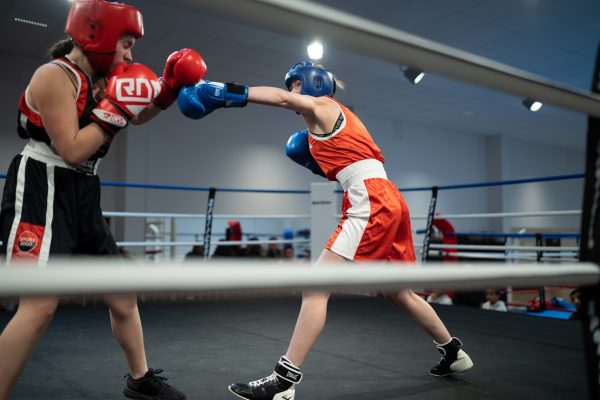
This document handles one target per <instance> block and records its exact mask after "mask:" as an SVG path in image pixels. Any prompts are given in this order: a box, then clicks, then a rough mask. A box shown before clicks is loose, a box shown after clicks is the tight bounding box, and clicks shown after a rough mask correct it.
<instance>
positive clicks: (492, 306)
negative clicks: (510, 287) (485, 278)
mask: <svg viewBox="0 0 600 400" xmlns="http://www.w3.org/2000/svg"><path fill="white" fill-rule="evenodd" d="M485 297H486V298H487V301H486V302H485V303H483V304H482V305H481V308H483V309H484V310H493V311H507V310H506V303H504V301H502V300H500V290H498V289H487V290H486V291H485Z"/></svg>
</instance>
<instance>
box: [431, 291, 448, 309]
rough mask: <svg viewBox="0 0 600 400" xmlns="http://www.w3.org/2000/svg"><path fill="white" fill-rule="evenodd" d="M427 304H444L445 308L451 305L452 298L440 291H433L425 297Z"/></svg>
mask: <svg viewBox="0 0 600 400" xmlns="http://www.w3.org/2000/svg"><path fill="white" fill-rule="evenodd" d="M427 302H428V303H434V304H445V305H447V306H451V305H452V298H451V297H450V296H448V295H447V294H446V293H444V292H443V291H441V290H440V289H433V291H432V292H431V294H430V295H429V296H428V297H427Z"/></svg>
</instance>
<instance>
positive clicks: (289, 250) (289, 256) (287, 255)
mask: <svg viewBox="0 0 600 400" xmlns="http://www.w3.org/2000/svg"><path fill="white" fill-rule="evenodd" d="M282 258H283V259H286V260H293V259H294V248H293V247H292V246H286V247H284V248H283V256H282Z"/></svg>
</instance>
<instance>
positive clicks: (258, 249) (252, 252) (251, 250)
mask: <svg viewBox="0 0 600 400" xmlns="http://www.w3.org/2000/svg"><path fill="white" fill-rule="evenodd" d="M248 240H251V241H256V240H258V237H256V236H252V237H250V238H249V239H248ZM245 255H246V257H250V258H257V257H262V246H261V245H260V244H249V245H247V246H246V254H245Z"/></svg>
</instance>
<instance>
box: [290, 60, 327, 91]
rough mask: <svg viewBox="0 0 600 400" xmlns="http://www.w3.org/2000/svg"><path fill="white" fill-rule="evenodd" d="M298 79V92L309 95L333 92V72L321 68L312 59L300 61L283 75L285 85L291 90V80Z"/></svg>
mask: <svg viewBox="0 0 600 400" xmlns="http://www.w3.org/2000/svg"><path fill="white" fill-rule="evenodd" d="M294 81H300V82H301V83H302V90H301V91H300V93H302V94H306V95H309V96H314V97H320V96H333V95H334V94H335V79H334V77H333V74H332V73H331V72H329V71H327V70H326V69H324V68H321V67H319V66H317V65H315V63H313V62H312V61H300V62H299V63H297V64H295V65H294V66H293V67H292V68H290V70H289V71H288V73H287V74H286V75H285V86H286V87H287V88H288V90H292V82H294Z"/></svg>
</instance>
